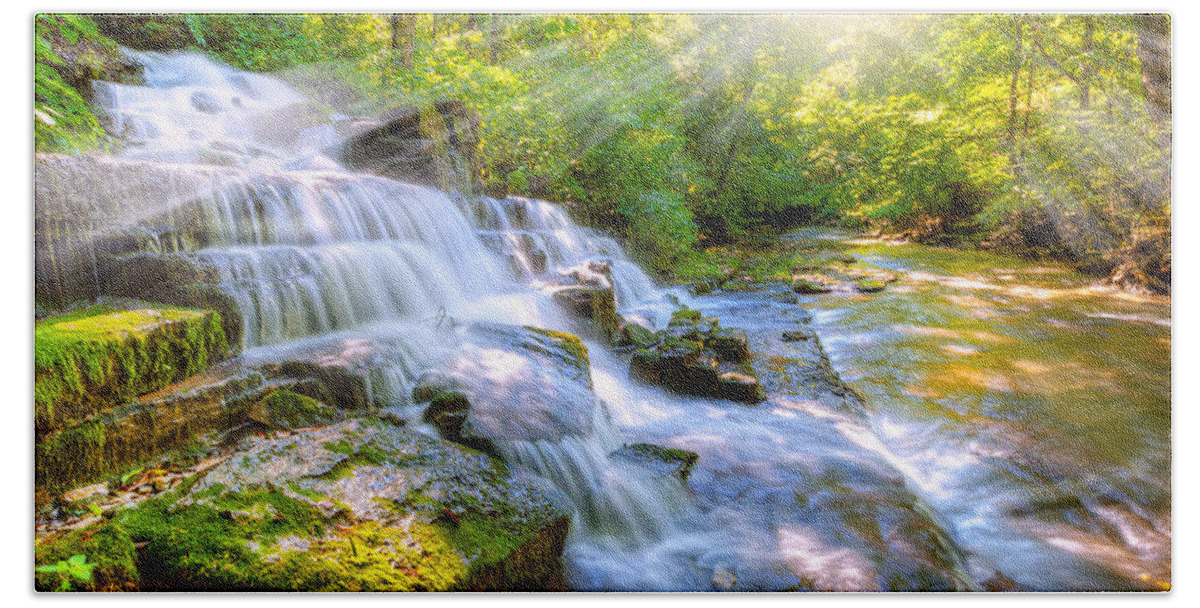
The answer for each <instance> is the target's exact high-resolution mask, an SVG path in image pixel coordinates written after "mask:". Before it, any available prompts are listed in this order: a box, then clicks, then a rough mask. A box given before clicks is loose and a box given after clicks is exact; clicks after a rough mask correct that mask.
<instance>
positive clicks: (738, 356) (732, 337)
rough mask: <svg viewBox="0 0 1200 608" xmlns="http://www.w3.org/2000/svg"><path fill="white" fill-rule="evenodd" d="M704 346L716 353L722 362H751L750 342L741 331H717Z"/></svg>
mask: <svg viewBox="0 0 1200 608" xmlns="http://www.w3.org/2000/svg"><path fill="white" fill-rule="evenodd" d="M704 346H705V347H706V348H711V349H712V350H713V351H715V352H716V353H717V357H719V358H720V359H721V360H722V361H731V362H733V363H745V362H746V361H748V360H750V341H749V340H748V339H747V338H746V332H745V331H743V330H741V329H736V328H729V329H720V330H717V331H715V332H713V334H712V336H710V337H709V339H708V340H706V341H705V342H704Z"/></svg>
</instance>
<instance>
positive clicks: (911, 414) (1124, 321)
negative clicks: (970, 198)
mask: <svg viewBox="0 0 1200 608" xmlns="http://www.w3.org/2000/svg"><path fill="white" fill-rule="evenodd" d="M822 237H823V238H826V239H835V240H837V241H839V242H840V243H841V244H843V245H844V246H845V247H846V249H845V252H846V253H849V254H850V255H853V256H855V257H857V258H860V259H862V260H863V261H865V262H868V263H870V264H873V265H875V266H879V267H882V268H886V269H889V270H893V271H898V272H899V273H901V277H902V278H901V280H900V281H899V282H898V283H897V284H894V285H892V286H891V287H890V288H889V289H888V290H886V291H885V292H883V293H880V294H871V295H854V296H847V297H836V296H818V297H814V298H812V302H811V306H812V307H813V309H814V312H815V325H816V328H817V332H818V333H819V334H820V336H821V338H822V340H823V341H824V344H825V348H826V350H827V352H828V353H829V356H830V358H831V359H832V361H833V364H834V367H835V368H836V369H837V370H838V371H839V372H840V373H841V375H842V377H843V378H844V379H845V380H846V381H848V382H849V383H850V384H852V385H853V386H854V387H855V388H856V389H857V390H858V391H859V392H860V393H861V394H862V395H863V396H864V397H865V400H866V403H867V407H868V411H869V414H868V416H869V420H870V426H871V428H872V429H873V430H874V432H875V434H876V435H877V436H878V437H880V439H881V441H882V442H883V443H884V445H886V447H887V450H888V451H889V452H890V454H891V459H892V462H893V463H894V464H895V465H896V466H897V468H899V469H900V470H902V471H903V472H904V473H905V475H906V477H907V478H908V479H909V480H910V481H911V482H913V485H914V486H915V487H916V488H917V489H918V491H919V493H920V494H921V495H922V496H923V497H924V498H925V499H926V500H928V501H929V502H930V503H931V504H932V505H934V507H935V508H936V509H937V510H938V512H939V513H940V514H941V515H942V516H943V517H945V518H946V520H947V521H949V522H950V523H951V525H952V531H953V534H954V536H955V537H956V538H957V539H958V541H959V542H960V543H961V545H962V546H963V547H964V549H966V550H967V551H969V552H971V553H973V554H975V559H976V560H978V561H979V562H980V563H979V564H978V566H977V567H978V568H979V569H980V570H986V569H988V568H996V569H998V570H999V571H1000V572H1002V573H1004V574H1005V575H1006V576H1008V577H1010V578H1012V579H1013V580H1015V581H1017V582H1018V583H1019V584H1021V585H1023V586H1026V587H1028V588H1031V589H1038V590H1049V589H1077V590H1090V589H1161V588H1168V586H1169V581H1170V580H1171V565H1170V564H1171V562H1170V558H1171V444H1170V437H1171V308H1170V300H1169V299H1167V298H1163V297H1153V296H1150V297H1143V296H1137V295H1133V294H1129V293H1124V292H1119V291H1115V290H1112V289H1108V288H1103V287H1098V286H1095V285H1094V279H1089V278H1087V277H1083V276H1080V275H1078V274H1075V273H1073V272H1071V271H1070V270H1069V269H1067V268H1065V267H1064V266H1062V265H1058V264H1051V263H1041V262H1031V261H1027V260H1021V259H1015V258H1010V257H1001V256H996V255H991V254H988V253H982V252H974V251H951V250H943V249H936V248H931V247H925V246H921V245H916V244H902V245H894V244H887V243H881V242H876V241H869V240H853V239H852V238H850V237H848V236H846V235H840V236H839V235H830V234H821V233H817V232H808V233H801V234H798V235H793V238H796V239H798V240H799V241H801V242H802V241H804V240H805V239H813V238H822ZM985 564H986V565H985Z"/></svg>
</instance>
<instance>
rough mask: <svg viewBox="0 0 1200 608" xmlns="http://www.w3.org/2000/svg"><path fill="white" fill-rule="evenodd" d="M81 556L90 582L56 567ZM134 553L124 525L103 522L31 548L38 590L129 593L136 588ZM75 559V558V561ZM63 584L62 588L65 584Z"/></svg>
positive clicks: (137, 577) (137, 581) (35, 582)
mask: <svg viewBox="0 0 1200 608" xmlns="http://www.w3.org/2000/svg"><path fill="white" fill-rule="evenodd" d="M79 555H82V556H84V558H85V560H84V563H85V564H88V566H86V567H85V569H84V570H85V571H86V570H90V580H85V579H84V578H81V577H79V576H73V575H71V574H70V573H69V572H68V571H67V569H65V568H61V567H59V564H60V563H61V562H66V561H67V560H70V559H71V558H72V557H75V556H79ZM136 557H137V552H136V550H135V549H134V546H133V540H132V539H131V538H130V536H129V533H128V532H127V531H126V530H125V528H124V527H123V526H120V525H116V524H110V523H104V524H100V525H97V526H91V527H88V528H84V529H83V530H75V531H73V532H68V533H67V534H65V535H63V536H60V537H57V538H54V539H50V540H46V541H43V542H41V543H39V544H38V545H37V546H35V548H34V562H35V563H36V565H37V569H35V572H34V587H35V588H36V589H37V590H38V591H57V590H68V589H69V590H73V591H132V590H136V589H137V588H138V583H139V575H138V569H137V563H136ZM77 559H78V558H77ZM64 583H65V585H64Z"/></svg>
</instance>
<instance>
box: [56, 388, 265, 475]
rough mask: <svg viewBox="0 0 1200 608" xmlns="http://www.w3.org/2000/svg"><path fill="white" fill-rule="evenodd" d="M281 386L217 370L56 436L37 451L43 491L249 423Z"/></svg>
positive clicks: (114, 470) (115, 470)
mask: <svg viewBox="0 0 1200 608" xmlns="http://www.w3.org/2000/svg"><path fill="white" fill-rule="evenodd" d="M273 388H274V387H273V386H270V385H266V384H265V383H264V378H263V376H262V374H259V373H257V372H241V371H238V370H229V371H228V372H227V370H226V369H224V368H216V369H213V370H210V372H209V373H206V374H201V375H198V376H192V377H191V378H189V379H187V380H186V381H185V382H182V383H178V384H173V385H170V386H168V387H166V388H164V389H162V390H161V391H156V392H155V393H152V394H150V395H143V396H142V397H141V398H140V399H139V400H138V401H136V402H133V403H128V404H125V405H122V406H120V407H117V408H115V409H112V410H111V411H108V412H105V413H102V414H97V415H95V416H93V417H91V418H89V419H87V420H85V421H83V422H80V423H78V424H73V425H71V426H68V427H67V428H65V429H63V430H61V431H54V432H51V433H49V434H47V435H46V436H44V437H42V438H41V439H40V440H39V441H38V442H37V443H36V444H35V446H34V483H35V487H37V488H42V489H45V490H46V491H47V492H48V493H51V494H56V493H60V492H62V491H63V490H67V489H70V488H72V487H76V486H78V485H81V484H86V483H90V482H95V481H100V480H103V479H105V478H106V477H108V476H110V475H114V474H117V473H120V472H121V471H123V470H126V469H128V468H131V467H134V466H137V465H139V464H144V463H146V462H147V461H149V460H151V459H154V458H159V457H161V456H163V455H165V454H167V453H169V452H171V451H172V450H176V449H179V448H182V447H184V446H187V445H190V444H192V443H194V442H196V441H198V440H199V437H201V436H205V435H207V434H210V433H213V434H215V435H219V434H221V433H223V432H225V431H228V430H229V429H232V428H234V427H237V426H241V425H244V424H246V423H247V422H249V421H250V412H251V410H252V408H253V406H254V404H255V403H256V402H258V401H260V400H261V399H262V398H263V396H264V395H267V394H268V391H270V390H273Z"/></svg>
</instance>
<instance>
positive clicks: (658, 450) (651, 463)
mask: <svg viewBox="0 0 1200 608" xmlns="http://www.w3.org/2000/svg"><path fill="white" fill-rule="evenodd" d="M611 456H612V457H613V458H617V459H619V460H626V461H629V462H634V463H636V464H639V465H642V466H648V467H650V468H651V469H653V470H655V471H658V472H660V473H661V474H665V475H677V476H678V477H679V479H680V480H681V481H687V478H688V475H690V474H691V472H692V467H693V466H695V465H696V461H697V460H699V459H700V456H699V455H697V454H696V453H695V452H692V451H690V450H680V449H677V448H667V447H663V446H661V445H655V444H653V443H635V444H633V445H627V446H625V447H623V448H621V449H619V450H617V451H615V452H613V453H612V454H611Z"/></svg>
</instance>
